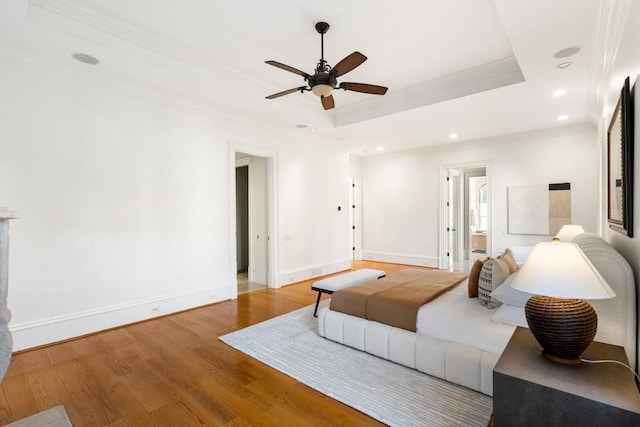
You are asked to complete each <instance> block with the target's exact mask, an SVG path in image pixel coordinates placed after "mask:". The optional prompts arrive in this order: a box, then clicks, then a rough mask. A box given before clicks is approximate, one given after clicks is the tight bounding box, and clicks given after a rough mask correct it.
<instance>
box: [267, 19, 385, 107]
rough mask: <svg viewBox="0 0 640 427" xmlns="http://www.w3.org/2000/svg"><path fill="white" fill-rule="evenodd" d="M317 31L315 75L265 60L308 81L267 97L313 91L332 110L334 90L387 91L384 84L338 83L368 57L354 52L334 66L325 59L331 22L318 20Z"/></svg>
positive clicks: (372, 92) (380, 93)
mask: <svg viewBox="0 0 640 427" xmlns="http://www.w3.org/2000/svg"><path fill="white" fill-rule="evenodd" d="M316 31H317V32H318V33H320V62H318V64H317V65H316V69H315V72H314V74H313V75H311V74H307V73H305V72H304V71H301V70H298V69H297V68H293V67H290V66H289V65H285V64H282V63H280V62H277V61H265V62H266V63H267V64H269V65H273V66H274V67H278V68H282V69H283V70H286V71H289V72H291V73H294V74H298V75H300V76H302V77H304V79H305V81H306V82H307V86H300V87H295V88H293V89H288V90H285V91H282V92H278V93H274V94H273V95H269V96H267V99H274V98H278V97H281V96H284V95H289V94H290V93H294V92H298V91H300V93H302V92H304V91H311V92H313V94H314V95H316V96H319V97H320V101H321V102H322V106H323V107H324V109H325V110H330V109H331V108H333V107H335V103H334V100H333V90H334V89H343V90H350V91H353V92H361V93H370V94H373V95H384V94H385V93H387V88H386V87H384V86H376V85H370V84H366V83H349V82H341V83H340V84H338V80H337V78H338V77H340V76H342V75H344V74H347V73H348V72H349V71H351V70H353V69H354V68H356V67H358V66H359V65H361V64H362V63H363V62H364V61H366V60H367V57H366V56H364V55H363V54H361V53H360V52H357V51H356V52H353V53H352V54H351V55H347V56H346V57H345V58H344V59H343V60H342V61H340V62H338V63H337V64H336V65H335V66H334V67H331V66H330V65H329V64H327V61H325V60H324V34H325V33H326V32H327V31H329V24H327V23H326V22H318V23H317V24H316Z"/></svg>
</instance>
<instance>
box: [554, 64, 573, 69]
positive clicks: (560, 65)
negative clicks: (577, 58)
mask: <svg viewBox="0 0 640 427" xmlns="http://www.w3.org/2000/svg"><path fill="white" fill-rule="evenodd" d="M571 64H572V62H561V63H559V64H558V65H556V68H559V69H561V70H562V69H563V68H569V67H571Z"/></svg>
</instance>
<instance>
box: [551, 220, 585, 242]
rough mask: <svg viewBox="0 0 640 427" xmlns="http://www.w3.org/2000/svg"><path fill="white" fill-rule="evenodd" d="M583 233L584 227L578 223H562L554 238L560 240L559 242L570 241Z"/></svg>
mask: <svg viewBox="0 0 640 427" xmlns="http://www.w3.org/2000/svg"><path fill="white" fill-rule="evenodd" d="M582 233H584V228H582V227H580V226H579V225H574V224H567V225H563V226H562V228H561V229H560V231H558V234H556V236H555V238H556V239H558V240H560V241H561V242H571V241H573V238H574V237H576V236H577V235H578V234H582Z"/></svg>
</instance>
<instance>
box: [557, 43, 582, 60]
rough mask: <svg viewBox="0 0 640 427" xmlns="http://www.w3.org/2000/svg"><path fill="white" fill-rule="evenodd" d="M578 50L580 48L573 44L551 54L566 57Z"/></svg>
mask: <svg viewBox="0 0 640 427" xmlns="http://www.w3.org/2000/svg"><path fill="white" fill-rule="evenodd" d="M578 52H580V48H579V47H577V46H573V47H568V48H566V49H562V50H559V51H558V52H556V54H555V55H553V56H555V57H556V58H567V57H569V56H572V55H575V54H576V53H578Z"/></svg>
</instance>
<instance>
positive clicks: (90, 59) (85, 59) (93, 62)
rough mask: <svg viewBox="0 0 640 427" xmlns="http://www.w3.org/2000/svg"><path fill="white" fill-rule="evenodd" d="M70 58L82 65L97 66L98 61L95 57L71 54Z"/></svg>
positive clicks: (84, 54)
mask: <svg viewBox="0 0 640 427" xmlns="http://www.w3.org/2000/svg"><path fill="white" fill-rule="evenodd" d="M71 57H72V58H73V59H75V60H76V61H79V62H82V63H83V64H89V65H98V64H99V63H100V60H99V59H98V58H96V57H95V56H91V55H87V54H86V53H72V54H71Z"/></svg>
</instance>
